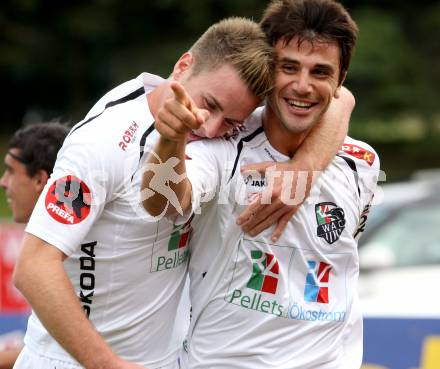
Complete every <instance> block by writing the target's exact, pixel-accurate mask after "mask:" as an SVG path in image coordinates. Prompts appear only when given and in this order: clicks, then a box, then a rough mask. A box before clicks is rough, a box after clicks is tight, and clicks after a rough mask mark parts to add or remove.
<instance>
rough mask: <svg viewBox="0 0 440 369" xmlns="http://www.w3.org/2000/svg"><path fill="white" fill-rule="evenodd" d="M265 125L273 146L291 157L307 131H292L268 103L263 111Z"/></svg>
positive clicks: (267, 135) (265, 130)
mask: <svg viewBox="0 0 440 369" xmlns="http://www.w3.org/2000/svg"><path fill="white" fill-rule="evenodd" d="M263 127H264V132H265V133H266V137H267V139H268V140H269V142H270V144H271V145H272V147H273V148H275V149H276V150H277V151H279V152H280V153H281V154H284V155H287V156H289V157H290V158H291V157H293V155H295V152H296V150H297V149H298V147H299V146H300V145H301V144H302V142H303V141H304V139H305V137H306V136H307V133H308V131H307V132H301V133H293V132H290V131H289V130H288V129H287V128H286V127H285V126H284V125H283V124H282V123H281V122H280V120H279V119H278V117H277V116H276V114H275V113H274V111H273V110H272V109H271V108H270V107H269V106H268V105H266V107H265V109H264V112H263Z"/></svg>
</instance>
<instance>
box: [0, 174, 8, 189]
mask: <svg viewBox="0 0 440 369" xmlns="http://www.w3.org/2000/svg"><path fill="white" fill-rule="evenodd" d="M0 187H1V188H3V189H4V190H5V189H6V187H8V185H7V180H6V172H4V173H3V175H2V177H1V178H0Z"/></svg>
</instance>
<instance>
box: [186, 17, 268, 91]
mask: <svg viewBox="0 0 440 369" xmlns="http://www.w3.org/2000/svg"><path fill="white" fill-rule="evenodd" d="M190 52H191V53H192V55H193V57H194V65H193V74H197V73H199V72H201V71H202V70H205V71H206V70H212V69H215V68H218V67H220V66H222V65H224V64H229V65H231V66H232V67H233V68H235V69H236V70H237V71H238V73H239V75H240V77H241V78H242V79H243V81H244V82H245V83H246V85H247V87H248V88H249V90H250V91H251V92H252V93H253V94H254V95H255V96H257V97H258V98H260V99H262V98H264V97H265V96H266V95H267V94H268V93H269V92H270V90H271V89H272V86H273V74H274V65H275V57H274V52H273V49H272V47H271V46H270V45H269V44H268V42H267V41H266V36H265V34H264V32H263V31H262V30H261V28H260V26H259V25H258V24H257V23H255V22H253V21H252V20H250V19H246V18H241V17H231V18H226V19H224V20H222V21H220V22H218V23H215V24H213V25H212V26H211V27H209V28H208V29H207V30H206V32H205V33H204V34H203V35H202V36H201V37H200V38H199V39H198V40H197V42H196V43H195V44H194V45H193V46H192V47H191V49H190Z"/></svg>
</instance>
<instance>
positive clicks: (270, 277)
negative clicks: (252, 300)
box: [246, 250, 279, 294]
mask: <svg viewBox="0 0 440 369" xmlns="http://www.w3.org/2000/svg"><path fill="white" fill-rule="evenodd" d="M251 258H252V275H251V278H250V279H249V282H248V283H247V286H246V287H248V288H252V289H254V290H257V291H262V292H267V293H271V294H275V293H276V292H277V285H278V273H279V266H278V261H277V259H275V257H274V255H273V254H268V253H265V252H264V253H263V252H262V251H260V250H252V251H251Z"/></svg>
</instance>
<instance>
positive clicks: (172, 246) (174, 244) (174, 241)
mask: <svg viewBox="0 0 440 369" xmlns="http://www.w3.org/2000/svg"><path fill="white" fill-rule="evenodd" d="M191 220H192V219H190V220H189V221H188V222H186V223H185V224H184V225H174V226H173V231H172V233H171V237H170V240H169V241H168V251H173V250H177V249H181V248H183V247H185V246H186V245H187V244H188V240H189V235H190V233H191Z"/></svg>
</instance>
